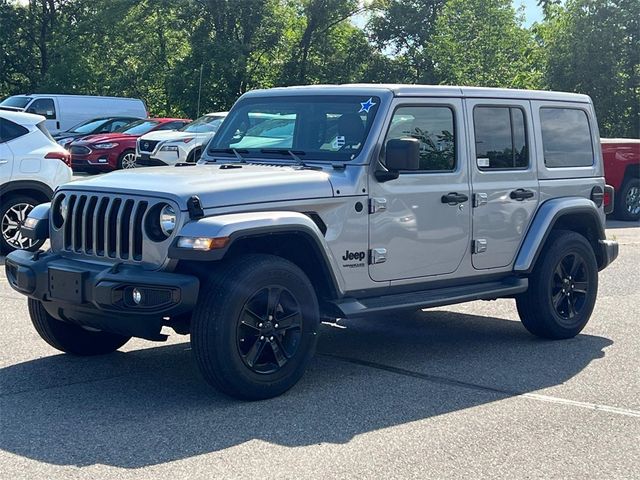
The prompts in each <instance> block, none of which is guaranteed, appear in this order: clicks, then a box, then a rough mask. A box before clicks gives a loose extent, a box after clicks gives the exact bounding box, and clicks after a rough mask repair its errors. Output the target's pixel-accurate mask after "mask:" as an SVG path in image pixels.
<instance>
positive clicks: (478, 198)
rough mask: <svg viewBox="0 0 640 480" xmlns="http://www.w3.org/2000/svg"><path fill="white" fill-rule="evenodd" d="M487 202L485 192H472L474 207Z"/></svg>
mask: <svg viewBox="0 0 640 480" xmlns="http://www.w3.org/2000/svg"><path fill="white" fill-rule="evenodd" d="M486 204H487V194H486V193H474V194H473V206H474V208H477V207H481V206H482V205H486Z"/></svg>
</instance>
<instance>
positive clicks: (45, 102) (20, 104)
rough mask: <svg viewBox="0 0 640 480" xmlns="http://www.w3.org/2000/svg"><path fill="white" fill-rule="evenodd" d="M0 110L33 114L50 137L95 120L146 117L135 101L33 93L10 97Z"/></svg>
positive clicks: (141, 104)
mask: <svg viewBox="0 0 640 480" xmlns="http://www.w3.org/2000/svg"><path fill="white" fill-rule="evenodd" d="M0 109H2V110H13V111H18V112H27V113H34V114H36V115H42V116H43V117H45V118H46V122H45V125H46V127H47V130H49V132H51V133H52V134H56V133H58V132H63V131H65V130H69V129H70V128H71V127H73V126H75V125H77V124H79V123H80V122H84V121H85V120H89V119H91V118H95V117H98V116H120V115H123V116H131V117H140V118H141V117H148V116H149V114H148V112H147V106H146V105H145V103H144V102H143V101H142V100H140V99H138V98H125V97H98V96H91V95H57V94H47V93H34V94H24V95H13V96H11V97H7V98H5V99H4V100H3V101H2V102H0Z"/></svg>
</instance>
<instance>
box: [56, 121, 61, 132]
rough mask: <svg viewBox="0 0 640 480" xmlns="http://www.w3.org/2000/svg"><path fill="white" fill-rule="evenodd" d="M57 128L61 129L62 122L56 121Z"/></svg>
mask: <svg viewBox="0 0 640 480" xmlns="http://www.w3.org/2000/svg"><path fill="white" fill-rule="evenodd" d="M56 128H57V129H58V130H60V122H56Z"/></svg>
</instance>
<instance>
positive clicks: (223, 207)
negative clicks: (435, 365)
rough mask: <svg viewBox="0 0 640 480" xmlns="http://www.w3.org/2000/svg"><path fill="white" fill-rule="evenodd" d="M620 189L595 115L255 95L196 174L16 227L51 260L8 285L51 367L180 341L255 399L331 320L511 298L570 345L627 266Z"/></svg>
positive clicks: (433, 94)
mask: <svg viewBox="0 0 640 480" xmlns="http://www.w3.org/2000/svg"><path fill="white" fill-rule="evenodd" d="M608 188H610V187H607V186H605V183H604V179H603V167H602V155H601V151H600V146H599V135H598V125H597V122H596V118H595V115H594V110H593V105H592V103H591V100H590V99H589V97H587V96H584V95H575V94H567V93H557V92H538V91H521V90H499V89H486V88H466V87H438V86H417V85H416V86H404V85H390V86H386V85H345V86H311V87H292V88H276V89H271V90H263V91H253V92H250V93H247V94H245V95H243V96H242V97H241V98H240V99H239V100H238V101H237V103H236V104H235V106H234V107H233V109H232V110H231V112H230V113H229V115H228V117H227V118H226V120H225V121H224V122H223V124H222V126H221V127H220V130H219V131H218V134H217V135H216V136H215V137H214V138H213V140H212V141H211V142H210V143H209V145H208V146H207V148H206V150H205V151H204V152H203V156H202V158H201V160H200V161H199V162H198V164H197V165H194V164H178V165H177V166H176V167H166V168H164V167H161V168H152V169H139V170H137V171H124V172H115V173H111V174H109V175H105V176H102V177H97V178H92V179H89V180H86V181H79V182H73V183H71V184H67V185H64V186H63V187H61V188H59V189H58V190H57V191H56V193H55V196H54V198H53V201H52V202H51V203H50V204H46V205H41V206H39V207H37V208H36V209H34V210H33V212H32V214H31V215H30V216H29V218H28V219H27V221H26V222H25V225H24V226H23V231H24V232H25V234H27V235H29V236H30V237H31V238H37V239H44V238H50V240H51V249H50V250H49V251H47V252H42V251H40V252H36V253H35V254H34V253H31V252H24V251H17V252H13V253H12V254H10V255H9V256H8V257H7V259H6V271H7V277H8V279H9V281H10V283H11V285H12V286H13V288H14V289H16V290H17V291H18V292H21V293H23V294H25V295H27V296H28V297H29V300H28V302H29V313H30V316H31V319H32V322H33V325H34V326H35V328H36V330H37V331H38V333H39V334H40V335H41V336H42V338H43V339H44V340H45V341H46V342H48V343H49V344H50V345H52V346H53V347H55V348H57V349H59V350H62V351H63V352H68V353H72V354H76V355H95V354H104V353H108V352H112V351H114V350H116V349H117V348H119V347H121V346H122V345H124V344H125V343H126V342H127V340H129V339H130V338H131V337H132V336H133V337H141V338H146V339H149V340H158V341H162V340H164V339H165V338H166V336H165V335H163V334H162V333H161V329H162V327H163V326H169V327H172V328H173V329H174V330H175V331H176V332H178V333H181V334H190V335H191V345H192V349H193V354H194V355H195V358H196V360H197V364H198V366H199V368H200V370H201V372H202V374H203V376H204V377H205V379H206V380H207V381H208V382H209V383H211V384H212V385H214V386H215V387H217V388H218V389H220V390H221V391H223V392H225V393H227V394H229V395H232V396H234V397H238V398H244V399H262V398H268V397H273V396H276V395H279V394H281V393H283V392H285V391H286V390H287V389H289V388H291V387H292V386H293V385H294V384H295V383H296V382H297V381H298V380H299V379H300V378H301V376H302V375H303V372H304V370H305V368H306V367H307V365H308V364H309V361H310V360H311V358H312V356H313V353H314V350H315V347H316V343H317V333H318V328H319V323H320V320H321V319H322V318H350V317H360V316H366V315H370V314H375V313H378V312H388V311H391V310H398V311H401V310H407V311H411V310H417V309H421V308H425V307H434V306H441V305H448V304H454V303H459V302H467V301H473V300H490V299H496V298H501V297H508V298H514V299H515V300H516V304H517V307H518V312H519V314H520V317H521V319H522V323H523V324H524V326H525V328H526V329H527V330H529V331H530V332H531V333H533V334H534V335H538V336H540V337H544V338H551V339H560V338H570V337H573V336H575V335H577V334H578V333H579V332H580V331H581V330H582V329H583V328H584V326H585V324H586V323H587V321H588V320H589V317H590V315H591V312H592V311H593V308H594V304H595V301H596V296H597V291H598V271H599V270H602V269H603V268H605V267H606V266H607V265H608V264H609V263H611V262H612V261H613V260H614V259H615V258H616V256H617V254H618V245H617V244H616V243H615V242H613V241H609V240H606V238H605V232H604V220H605V212H604V207H603V196H604V194H605V191H606V189H608ZM608 193H609V194H611V193H612V192H611V191H609V192H608ZM611 198H613V196H612V195H611Z"/></svg>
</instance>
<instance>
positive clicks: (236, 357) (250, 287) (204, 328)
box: [191, 254, 319, 400]
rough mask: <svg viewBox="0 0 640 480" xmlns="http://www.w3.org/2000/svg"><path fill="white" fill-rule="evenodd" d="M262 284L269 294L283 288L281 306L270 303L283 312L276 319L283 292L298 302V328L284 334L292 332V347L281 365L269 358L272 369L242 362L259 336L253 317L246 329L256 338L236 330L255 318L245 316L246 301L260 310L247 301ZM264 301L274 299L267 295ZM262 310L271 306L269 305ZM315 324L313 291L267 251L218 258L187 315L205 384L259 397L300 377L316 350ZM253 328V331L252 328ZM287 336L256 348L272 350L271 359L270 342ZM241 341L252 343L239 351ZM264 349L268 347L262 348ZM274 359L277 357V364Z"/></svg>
mask: <svg viewBox="0 0 640 480" xmlns="http://www.w3.org/2000/svg"><path fill="white" fill-rule="evenodd" d="M265 289H267V291H268V296H269V298H271V297H270V295H271V291H272V289H274V290H275V289H281V290H282V291H286V292H287V293H282V294H281V295H279V296H278V299H277V302H281V303H282V304H281V305H280V304H278V303H277V302H275V303H276V305H275V306H276V307H280V309H277V308H276V309H275V310H274V311H276V312H283V313H282V317H281V318H283V319H284V318H285V316H286V315H285V314H284V311H285V307H284V300H283V298H284V297H283V295H286V298H287V299H288V302H289V303H290V304H293V302H297V305H299V307H300V308H299V310H298V311H299V312H300V315H299V318H300V322H299V323H300V326H299V328H297V330H296V331H295V332H294V331H293V330H287V332H292V333H285V334H284V335H292V334H294V333H295V335H297V337H296V338H297V339H298V340H297V342H296V343H295V351H294V352H293V353H291V356H290V357H286V358H287V359H286V363H284V364H283V365H282V366H276V365H275V363H274V366H276V367H277V370H275V371H273V372H258V371H257V370H258V367H260V366H261V365H259V362H258V360H259V358H256V362H255V363H256V364H255V365H253V367H252V366H250V365H249V364H248V363H247V358H248V357H249V353H250V352H251V350H252V349H253V348H254V346H255V345H258V339H256V340H255V342H253V341H252V340H253V338H259V336H261V335H262V331H261V330H258V329H257V325H258V323H257V322H258V320H255V322H256V323H254V324H253V325H252V326H251V328H250V329H249V332H250V333H252V334H255V337H251V338H248V342H247V343H244V344H241V343H240V342H243V341H244V338H240V337H241V335H240V333H239V332H240V331H241V329H245V328H249V327H247V326H246V323H247V320H248V321H249V322H250V321H251V320H253V319H254V318H255V317H254V316H249V315H247V313H246V312H247V309H248V308H249V307H248V305H251V308H252V309H253V310H256V311H257V314H260V315H262V312H263V309H262V307H260V306H259V304H258V306H257V307H254V306H253V305H255V304H252V303H251V302H253V301H254V300H255V299H256V298H257V297H259V296H260V294H261V293H260V292H263V291H264V290H265ZM261 298H262V297H261ZM266 303H267V304H269V303H274V302H270V301H269V300H267V302H266ZM264 311H265V312H267V313H268V312H269V311H270V310H269V308H268V306H266V307H265V308H264ZM260 315H257V316H260ZM279 316H280V313H276V314H275V315H274V316H273V324H269V327H272V326H274V325H275V326H278V325H277V322H278V317H279ZM289 316H290V315H289ZM241 320H244V321H241ZM283 323H284V322H283ZM260 325H262V324H260ZM280 327H281V328H282V325H281V326H280ZM318 327H319V308H318V301H317V298H316V294H315V291H314V288H313V285H312V284H311V282H310V281H309V279H308V278H307V276H306V275H305V274H304V272H303V271H302V270H301V269H300V268H298V267H297V266H296V265H294V264H293V263H291V262H289V261H287V260H285V259H283V258H280V257H276V256H272V255H259V254H251V255H243V256H240V257H236V258H234V259H230V260H228V261H225V262H224V263H221V264H220V266H219V267H217V268H216V270H215V272H214V273H213V274H212V276H211V278H210V279H209V281H207V282H205V283H204V284H203V286H202V288H201V290H200V295H199V298H198V303H197V305H196V308H195V310H194V312H193V316H192V319H191V347H192V350H193V354H194V357H195V360H196V363H197V365H198V367H199V369H200V372H201V373H202V375H203V376H204V378H205V380H206V381H207V382H208V383H209V384H211V385H212V386H214V387H215V388H217V389H218V390H220V391H221V392H223V393H225V394H227V395H229V396H232V397H235V398H239V399H243V400H261V399H266V398H271V397H275V396H278V395H280V394H282V393H284V392H286V391H287V390H289V389H290V388H291V387H293V386H294V385H295V384H296V383H297V382H298V380H300V378H301V377H302V375H303V374H304V371H305V369H306V368H307V365H308V364H309V362H310V361H311V359H312V357H313V354H314V353H315V348H316V344H317V332H318ZM254 328H255V330H256V331H258V333H255V332H254V331H253V330H252V329H254ZM265 328H266V327H265ZM265 336H266V338H265V339H264V340H260V341H261V342H268V341H269V336H270V335H269V334H268V333H267V334H266V335H265ZM271 338H272V339H273V337H271ZM290 339H291V337H286V338H285V337H282V343H280V337H278V336H276V338H275V340H276V342H270V344H268V345H267V344H266V343H265V346H264V347H263V350H261V352H263V354H264V355H266V354H269V352H271V354H272V355H273V358H274V359H275V358H276V354H275V348H278V347H272V346H271V343H273V344H277V345H280V346H283V345H284V341H285V340H290ZM260 345H262V343H261V344H260ZM243 346H251V349H249V353H247V354H246V355H243V353H242V347H243ZM268 348H273V350H267V349H268ZM279 350H280V349H279ZM280 351H281V353H282V352H286V349H284V348H282V349H281V350H280ZM265 352H266V353H265ZM280 358H281V359H282V357H280ZM279 362H280V361H279V360H278V364H279Z"/></svg>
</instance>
